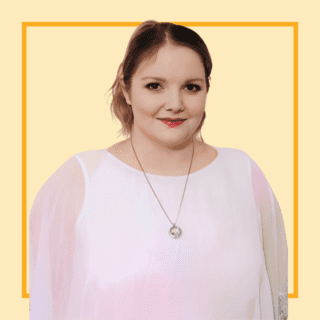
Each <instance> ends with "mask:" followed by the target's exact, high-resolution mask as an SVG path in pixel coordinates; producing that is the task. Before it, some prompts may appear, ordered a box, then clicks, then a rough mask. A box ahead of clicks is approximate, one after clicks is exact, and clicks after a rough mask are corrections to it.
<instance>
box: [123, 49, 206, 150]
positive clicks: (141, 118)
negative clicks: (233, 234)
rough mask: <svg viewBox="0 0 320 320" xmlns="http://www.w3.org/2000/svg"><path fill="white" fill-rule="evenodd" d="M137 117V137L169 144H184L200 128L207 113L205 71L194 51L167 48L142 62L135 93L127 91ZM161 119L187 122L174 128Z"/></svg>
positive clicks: (138, 70)
mask: <svg viewBox="0 0 320 320" xmlns="http://www.w3.org/2000/svg"><path fill="white" fill-rule="evenodd" d="M124 96H125V98H126V101H127V103H128V104H130V105H131V106H132V111H133V115H134V124H133V132H132V133H133V135H135V133H138V135H139V136H140V137H141V135H143V136H146V137H149V138H151V139H152V140H154V141H158V142H162V143H165V144H169V145H175V144H179V143H182V142H184V141H185V140H187V139H188V138H190V137H192V136H193V134H194V133H195V131H196V129H197V128H198V126H199V124H200V122H201V119H202V116H203V112H204V110H205V104H206V98H207V91H206V81H205V70H204V67H203V63H202V61H201V59H200V57H199V55H198V54H197V53H196V52H195V51H193V50H192V49H189V48H186V47H178V46H173V45H166V46H164V47H162V48H161V49H160V50H159V52H158V55H157V59H156V60H155V59H151V60H150V61H149V62H146V61H144V62H142V63H141V64H140V66H139V67H138V69H137V71H136V73H135V74H134V75H133V77H132V82H131V91H130V93H129V94H128V93H127V92H125V91H124ZM159 118H173V119H174V118H181V119H186V120H185V121H183V123H182V124H181V125H179V126H177V127H170V126H168V125H167V124H165V123H164V122H163V121H161V120H159Z"/></svg>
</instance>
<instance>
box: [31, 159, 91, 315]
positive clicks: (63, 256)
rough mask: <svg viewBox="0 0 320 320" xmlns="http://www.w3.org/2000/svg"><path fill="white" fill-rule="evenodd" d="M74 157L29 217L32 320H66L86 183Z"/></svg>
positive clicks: (52, 180)
mask: <svg viewBox="0 0 320 320" xmlns="http://www.w3.org/2000/svg"><path fill="white" fill-rule="evenodd" d="M84 180H85V179H84V176H83V173H82V168H81V165H80V163H79V162H78V160H77V159H76V157H75V156H73V157H71V158H69V159H68V160H67V161H66V162H65V163H64V164H63V165H62V166H61V167H60V168H59V169H58V170H57V171H56V172H54V173H53V174H52V176H50V178H49V179H48V180H47V181H46V182H45V183H44V185H43V186H42V187H41V189H40V191H39V192H38V194H37V195H36V198H35V200H34V202H33V205H32V209H31V212H30V216H29V298H30V311H29V318H30V320H40V319H41V320H43V319H49V320H51V319H64V315H65V312H66V309H67V305H68V298H69V290H70V287H71V285H70V284H71V281H72V272H73V271H72V261H73V249H74V243H75V224H76V221H77V218H78V215H79V213H80V212H81V209H82V206H83V202H84V196H85V182H84Z"/></svg>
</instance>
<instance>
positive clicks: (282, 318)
mask: <svg viewBox="0 0 320 320" xmlns="http://www.w3.org/2000/svg"><path fill="white" fill-rule="evenodd" d="M286 319H288V281H286V284H285V287H284V288H283V290H281V291H280V293H279V320H286Z"/></svg>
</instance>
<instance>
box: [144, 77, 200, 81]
mask: <svg viewBox="0 0 320 320" xmlns="http://www.w3.org/2000/svg"><path fill="white" fill-rule="evenodd" d="M144 79H155V80H158V81H162V82H166V80H165V79H163V78H158V77H144V78H142V79H141V80H144ZM189 81H204V80H203V79H202V78H194V79H188V80H186V81H185V82H189Z"/></svg>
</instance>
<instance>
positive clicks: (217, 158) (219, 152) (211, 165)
mask: <svg viewBox="0 0 320 320" xmlns="http://www.w3.org/2000/svg"><path fill="white" fill-rule="evenodd" d="M210 147H212V148H213V146H210ZM214 148H215V149H217V150H218V155H217V157H216V158H215V159H214V160H213V161H211V162H210V163H209V164H208V165H207V166H205V167H204V168H202V169H200V170H198V171H195V172H192V173H190V174H189V177H191V176H196V175H199V174H201V173H202V172H205V171H206V170H208V169H210V168H211V167H213V166H215V165H216V163H217V162H218V161H219V160H220V158H221V148H218V147H214ZM105 151H106V154H107V155H108V156H109V157H110V158H111V159H113V160H115V161H116V162H117V163H120V164H121V165H122V166H124V167H126V168H128V169H130V170H131V171H133V172H136V173H139V174H143V171H142V170H138V169H136V168H134V167H131V166H130V165H128V164H127V163H125V162H124V161H122V160H120V159H118V158H117V157H116V156H115V155H113V154H112V153H110V152H109V151H108V150H107V149H105ZM146 175H147V176H148V177H154V178H159V179H165V178H167V179H170V178H171V179H172V178H174V179H179V178H180V179H181V178H186V177H187V176H188V174H185V175H179V176H163V175H160V174H154V173H149V172H146Z"/></svg>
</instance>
